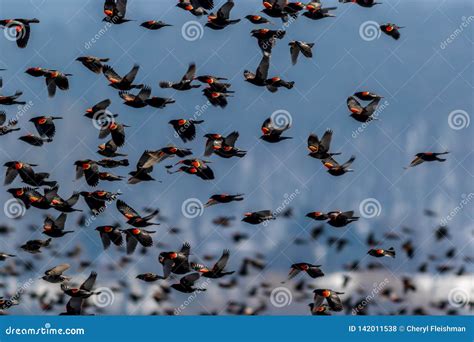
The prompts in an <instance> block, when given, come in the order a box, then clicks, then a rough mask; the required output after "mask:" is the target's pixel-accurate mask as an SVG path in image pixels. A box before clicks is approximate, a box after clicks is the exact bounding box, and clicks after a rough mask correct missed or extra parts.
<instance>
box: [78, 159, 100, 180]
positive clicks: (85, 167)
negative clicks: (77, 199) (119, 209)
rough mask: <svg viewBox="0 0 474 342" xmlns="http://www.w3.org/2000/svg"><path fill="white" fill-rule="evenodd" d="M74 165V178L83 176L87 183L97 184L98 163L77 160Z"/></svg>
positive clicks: (88, 160)
mask: <svg viewBox="0 0 474 342" xmlns="http://www.w3.org/2000/svg"><path fill="white" fill-rule="evenodd" d="M74 165H76V179H79V178H82V177H83V176H84V177H85V179H86V182H87V184H88V185H90V186H97V184H99V165H97V163H96V162H95V161H93V160H90V159H85V160H78V161H76V162H75V163H74Z"/></svg>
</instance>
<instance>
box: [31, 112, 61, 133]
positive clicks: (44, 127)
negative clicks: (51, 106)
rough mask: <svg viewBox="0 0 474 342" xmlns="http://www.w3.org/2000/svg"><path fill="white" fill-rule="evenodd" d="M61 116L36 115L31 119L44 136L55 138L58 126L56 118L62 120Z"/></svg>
mask: <svg viewBox="0 0 474 342" xmlns="http://www.w3.org/2000/svg"><path fill="white" fill-rule="evenodd" d="M62 118H63V117H61V116H36V117H34V118H31V119H30V120H29V121H30V122H33V123H34V125H35V128H36V130H37V131H38V134H39V135H40V136H41V137H42V138H48V139H53V137H54V135H55V134H56V126H55V124H54V120H61V119H62Z"/></svg>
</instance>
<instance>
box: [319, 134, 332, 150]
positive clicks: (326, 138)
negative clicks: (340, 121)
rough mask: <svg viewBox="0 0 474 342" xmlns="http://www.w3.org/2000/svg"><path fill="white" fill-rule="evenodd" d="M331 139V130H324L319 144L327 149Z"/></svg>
mask: <svg viewBox="0 0 474 342" xmlns="http://www.w3.org/2000/svg"><path fill="white" fill-rule="evenodd" d="M331 139H332V130H330V129H328V130H326V132H324V134H323V137H322V138H321V146H322V147H323V148H324V149H325V150H326V151H329V147H330V146H331Z"/></svg>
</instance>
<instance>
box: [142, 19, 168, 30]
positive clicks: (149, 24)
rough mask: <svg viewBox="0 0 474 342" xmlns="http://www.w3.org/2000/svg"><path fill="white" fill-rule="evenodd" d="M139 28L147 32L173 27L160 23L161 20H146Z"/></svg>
mask: <svg viewBox="0 0 474 342" xmlns="http://www.w3.org/2000/svg"><path fill="white" fill-rule="evenodd" d="M140 26H141V27H144V28H146V29H148V30H152V31H154V30H159V29H161V28H163V27H166V26H173V25H170V24H166V23H165V22H163V21H161V20H158V21H157V20H148V21H145V22H143V23H141V24H140Z"/></svg>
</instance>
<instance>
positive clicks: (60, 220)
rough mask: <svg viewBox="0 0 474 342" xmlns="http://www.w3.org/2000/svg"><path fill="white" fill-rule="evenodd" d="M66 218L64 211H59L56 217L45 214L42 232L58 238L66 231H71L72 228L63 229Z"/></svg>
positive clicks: (66, 232)
mask: <svg viewBox="0 0 474 342" xmlns="http://www.w3.org/2000/svg"><path fill="white" fill-rule="evenodd" d="M66 218H67V214H66V213H61V214H60V215H59V216H58V217H57V218H56V219H53V218H52V217H51V216H47V217H46V219H45V220H44V224H43V234H45V235H47V236H49V237H52V238H59V237H62V236H64V235H66V234H68V233H73V231H72V230H64V225H65V224H66Z"/></svg>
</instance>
